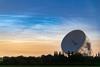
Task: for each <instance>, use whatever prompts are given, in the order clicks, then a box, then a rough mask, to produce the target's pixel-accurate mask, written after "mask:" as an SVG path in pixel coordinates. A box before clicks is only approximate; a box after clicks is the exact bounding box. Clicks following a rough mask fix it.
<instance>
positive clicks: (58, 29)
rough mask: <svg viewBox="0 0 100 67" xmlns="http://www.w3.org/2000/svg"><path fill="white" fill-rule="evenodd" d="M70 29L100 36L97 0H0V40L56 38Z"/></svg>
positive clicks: (49, 39)
mask: <svg viewBox="0 0 100 67" xmlns="http://www.w3.org/2000/svg"><path fill="white" fill-rule="evenodd" d="M74 29H81V30H83V31H84V32H85V33H86V35H87V37H88V38H89V39H90V40H100V34H99V33H100V0H0V41H2V40H3V41H5V40H13V41H14V40H15V41H16V42H17V40H19V41H59V42H60V41H61V40H62V38H63V37H64V36H65V35H66V34H67V33H68V32H69V31H71V30H74ZM17 44H18V43H17ZM9 52H11V51H9ZM40 53H41V52H40Z"/></svg>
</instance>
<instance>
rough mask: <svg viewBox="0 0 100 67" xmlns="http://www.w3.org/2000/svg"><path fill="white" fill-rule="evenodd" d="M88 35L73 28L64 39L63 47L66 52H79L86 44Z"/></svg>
mask: <svg viewBox="0 0 100 67" xmlns="http://www.w3.org/2000/svg"><path fill="white" fill-rule="evenodd" d="M85 40H86V35H85V33H84V32H83V31H81V30H73V31H71V32H69V33H68V34H67V35H66V36H65V37H64V38H63V40H62V43H61V48H62V50H63V52H64V53H67V52H68V51H70V52H78V51H79V49H80V48H81V47H82V46H83V45H84V42H85Z"/></svg>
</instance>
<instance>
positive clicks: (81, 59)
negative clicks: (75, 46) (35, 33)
mask: <svg viewBox="0 0 100 67" xmlns="http://www.w3.org/2000/svg"><path fill="white" fill-rule="evenodd" d="M0 64H8V65H11V64H16V65H22V64H26V65H34V64H67V65H72V64H73V65H75V64H78V65H79V64H80V65H100V57H99V56H95V57H93V56H83V55H82V54H80V53H76V54H73V53H71V54H69V53H68V54H67V56H65V55H64V54H63V53H61V52H59V53H58V52H54V55H51V54H48V55H41V56H40V57H35V56H29V57H25V56H17V57H8V56H4V57H3V58H2V61H1V62H0Z"/></svg>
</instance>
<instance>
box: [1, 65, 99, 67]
mask: <svg viewBox="0 0 100 67" xmlns="http://www.w3.org/2000/svg"><path fill="white" fill-rule="evenodd" d="M0 67H100V66H88V65H87V66H86V65H0Z"/></svg>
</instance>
